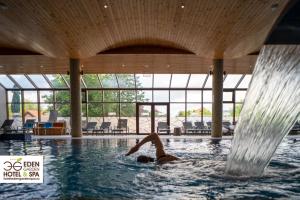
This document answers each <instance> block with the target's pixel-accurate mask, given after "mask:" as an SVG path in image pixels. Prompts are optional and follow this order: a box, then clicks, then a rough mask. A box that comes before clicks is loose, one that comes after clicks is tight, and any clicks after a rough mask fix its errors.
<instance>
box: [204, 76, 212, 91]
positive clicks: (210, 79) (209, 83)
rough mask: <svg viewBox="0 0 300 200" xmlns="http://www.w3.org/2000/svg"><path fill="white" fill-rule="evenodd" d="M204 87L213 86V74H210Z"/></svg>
mask: <svg viewBox="0 0 300 200" xmlns="http://www.w3.org/2000/svg"><path fill="white" fill-rule="evenodd" d="M204 87H205V88H212V75H209V76H208V78H207V80H206V83H205V86H204Z"/></svg>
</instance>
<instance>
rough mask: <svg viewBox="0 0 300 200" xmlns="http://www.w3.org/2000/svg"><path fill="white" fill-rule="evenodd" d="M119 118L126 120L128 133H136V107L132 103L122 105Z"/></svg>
mask: <svg viewBox="0 0 300 200" xmlns="http://www.w3.org/2000/svg"><path fill="white" fill-rule="evenodd" d="M120 116H121V118H122V119H127V126H128V128H129V132H130V133H136V105H135V104H134V103H122V104H121V110H120Z"/></svg>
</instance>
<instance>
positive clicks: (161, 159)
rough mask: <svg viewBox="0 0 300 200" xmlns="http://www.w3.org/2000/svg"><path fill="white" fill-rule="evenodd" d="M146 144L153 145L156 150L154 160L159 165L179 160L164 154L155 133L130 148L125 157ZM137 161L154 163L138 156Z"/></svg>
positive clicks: (148, 158) (145, 157) (151, 159)
mask: <svg viewBox="0 0 300 200" xmlns="http://www.w3.org/2000/svg"><path fill="white" fill-rule="evenodd" d="M147 142H152V143H153V144H154V145H155V148H156V160H157V162H158V163H159V164H164V163H167V162H171V161H174V160H179V158H177V157H175V156H172V155H169V154H166V152H165V151H164V146H163V144H162V142H161V140H160V138H159V136H158V135H157V134H156V133H151V134H150V135H148V136H147V137H145V138H144V139H143V140H142V141H141V142H139V143H137V144H136V145H135V146H134V147H132V148H131V149H130V150H129V151H128V153H127V154H126V156H129V155H131V154H133V153H135V152H137V151H138V150H139V148H140V147H141V146H143V145H144V144H145V143H147ZM137 161H138V162H141V163H148V162H154V158H152V157H149V156H143V155H142V156H139V157H137Z"/></svg>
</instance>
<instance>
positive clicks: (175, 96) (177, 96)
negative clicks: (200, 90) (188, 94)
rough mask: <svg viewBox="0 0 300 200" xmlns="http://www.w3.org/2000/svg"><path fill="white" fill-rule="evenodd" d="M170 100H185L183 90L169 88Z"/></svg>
mask: <svg viewBox="0 0 300 200" xmlns="http://www.w3.org/2000/svg"><path fill="white" fill-rule="evenodd" d="M170 101H171V102H185V90H171V91H170Z"/></svg>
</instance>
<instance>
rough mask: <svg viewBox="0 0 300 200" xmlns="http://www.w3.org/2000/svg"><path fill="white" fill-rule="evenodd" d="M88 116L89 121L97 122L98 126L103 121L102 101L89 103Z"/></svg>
mask: <svg viewBox="0 0 300 200" xmlns="http://www.w3.org/2000/svg"><path fill="white" fill-rule="evenodd" d="M87 106H88V117H89V121H90V122H97V124H98V126H101V123H102V122H103V116H104V115H103V104H102V103H89V104H88V105H87Z"/></svg>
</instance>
